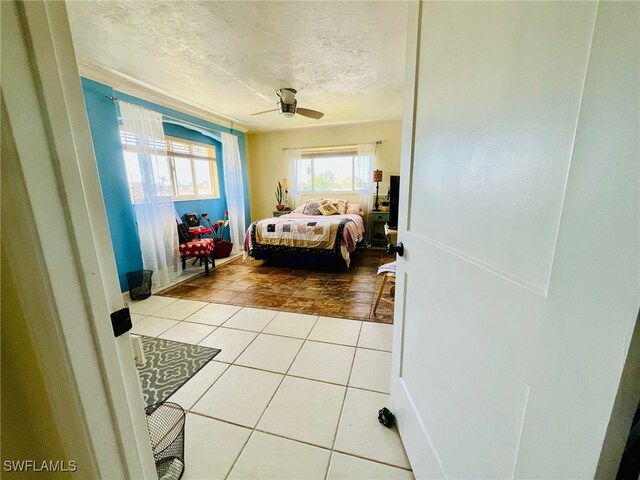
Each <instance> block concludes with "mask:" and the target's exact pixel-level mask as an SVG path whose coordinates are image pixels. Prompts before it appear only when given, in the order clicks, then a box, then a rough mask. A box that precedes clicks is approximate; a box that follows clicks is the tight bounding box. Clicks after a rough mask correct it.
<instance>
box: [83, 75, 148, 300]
mask: <svg viewBox="0 0 640 480" xmlns="http://www.w3.org/2000/svg"><path fill="white" fill-rule="evenodd" d="M82 89H83V93H84V101H85V105H86V108H87V115H88V117H89V126H90V129H91V138H92V141H93V149H94V151H95V155H96V162H97V164H98V175H99V177H100V186H101V188H102V197H103V199H104V204H105V209H106V212H107V222H108V223H109V232H110V234H111V243H112V244H113V253H114V255H115V257H116V266H117V269H118V278H119V280H120V290H121V291H123V292H124V291H126V290H127V289H128V288H129V287H128V284H127V277H126V274H127V272H130V271H133V270H141V269H142V254H141V252H140V239H139V238H138V230H137V227H136V219H135V215H134V212H133V207H132V205H131V199H130V196H129V183H128V181H127V172H126V170H125V167H124V156H123V154H122V145H121V143H120V130H119V128H118V111H117V109H116V105H115V104H114V103H113V102H112V101H111V100H109V99H108V98H106V97H107V96H112V95H113V89H112V88H111V87H107V86H106V85H102V84H100V83H97V82H94V81H92V80H87V79H84V78H83V79H82Z"/></svg>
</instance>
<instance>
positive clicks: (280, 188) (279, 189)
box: [276, 182, 284, 212]
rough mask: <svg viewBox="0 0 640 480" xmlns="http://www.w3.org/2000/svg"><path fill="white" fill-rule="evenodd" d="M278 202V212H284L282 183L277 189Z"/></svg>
mask: <svg viewBox="0 0 640 480" xmlns="http://www.w3.org/2000/svg"><path fill="white" fill-rule="evenodd" d="M276 201H277V202H278V203H277V205H276V210H278V211H279V212H281V211H282V210H284V205H283V204H282V184H281V183H280V182H278V188H276Z"/></svg>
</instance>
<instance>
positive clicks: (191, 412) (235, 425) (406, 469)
mask: <svg viewBox="0 0 640 480" xmlns="http://www.w3.org/2000/svg"><path fill="white" fill-rule="evenodd" d="M186 411H187V412H188V413H190V414H191V415H196V416H199V417H203V418H206V419H209V420H214V421H216V422H220V423H224V424H226V425H231V426H233V427H238V428H242V429H243V430H251V432H252V433H253V431H256V432H258V433H264V434H266V435H271V436H273V437H278V438H282V439H284V440H289V441H291V442H296V443H301V444H303V445H308V446H309V447H314V448H319V449H321V450H326V451H328V452H329V453H330V454H332V453H333V452H335V453H339V454H341V455H346V456H347V457H354V458H359V459H361V460H366V461H368V462H373V463H377V464H380V465H385V466H388V467H392V468H398V469H400V470H404V471H407V472H412V471H413V470H411V469H409V468H405V467H401V466H399V465H395V464H393V463H388V462H383V461H381V460H376V459H373V458H369V457H364V456H362V455H358V454H356V453H351V452H346V451H343V450H335V449H333V448H331V447H323V446H322V445H317V444H314V443H310V442H308V441H305V440H300V439H297V438H292V437H287V436H286V435H282V434H280V433H274V432H269V431H267V430H262V429H259V428H253V429H252V428H251V427H248V426H246V425H242V424H240V423H235V422H232V421H230V420H224V419H222V418H217V417H212V416H211V415H207V414H206V413H201V412H195V411H191V410H186ZM249 436H251V434H249ZM246 443H247V442H245V444H246ZM243 449H244V446H243V448H242V449H241V450H240V452H242V450H243Z"/></svg>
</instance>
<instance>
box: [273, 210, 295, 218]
mask: <svg viewBox="0 0 640 480" xmlns="http://www.w3.org/2000/svg"><path fill="white" fill-rule="evenodd" d="M291 212H292V210H274V211H273V216H274V217H279V216H280V215H285V214H287V213H291Z"/></svg>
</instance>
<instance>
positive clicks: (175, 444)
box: [145, 402, 185, 480]
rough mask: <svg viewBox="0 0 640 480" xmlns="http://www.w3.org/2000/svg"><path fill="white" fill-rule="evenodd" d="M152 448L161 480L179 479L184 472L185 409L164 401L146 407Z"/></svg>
mask: <svg viewBox="0 0 640 480" xmlns="http://www.w3.org/2000/svg"><path fill="white" fill-rule="evenodd" d="M145 413H146V414H147V427H148V428H149V437H150V438H151V449H152V450H153V458H154V459H155V462H156V471H157V472H158V478H159V479H161V480H178V479H180V478H181V477H182V474H183V473H184V424H185V413H184V409H183V408H182V407H181V406H180V405H178V404H177V403H172V402H164V403H157V404H154V405H149V406H148V407H146V408H145Z"/></svg>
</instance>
